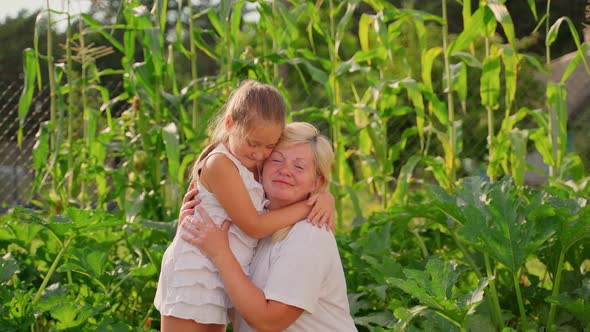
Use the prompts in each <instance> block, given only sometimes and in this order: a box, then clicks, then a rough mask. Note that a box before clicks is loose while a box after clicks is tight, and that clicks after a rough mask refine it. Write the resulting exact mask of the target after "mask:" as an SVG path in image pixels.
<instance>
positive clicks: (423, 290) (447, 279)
mask: <svg viewBox="0 0 590 332" xmlns="http://www.w3.org/2000/svg"><path fill="white" fill-rule="evenodd" d="M464 270H465V268H462V267H459V266H457V264H456V263H454V262H443V261H441V260H439V259H430V260H429V261H428V263H426V269H425V270H424V271H420V270H412V269H404V274H405V276H406V278H405V279H399V278H389V279H388V280H387V282H388V284H390V285H392V286H394V287H397V288H400V289H401V290H403V291H404V292H406V293H407V294H409V295H410V296H412V297H413V298H415V299H416V300H418V301H419V302H420V305H423V306H425V307H428V308H429V309H430V310H433V311H434V312H436V313H437V314H439V315H441V316H442V317H444V318H445V319H447V320H450V321H452V322H453V323H454V324H455V325H457V326H464V324H465V322H466V320H467V318H468V316H469V315H472V314H473V313H474V312H475V308H477V306H478V305H479V304H480V303H481V301H482V300H483V289H484V288H485V287H486V286H487V284H488V282H489V280H488V279H481V280H480V284H479V286H477V287H476V288H475V289H473V290H469V291H467V292H460V291H458V289H457V287H456V283H457V280H458V278H459V275H460V274H461V273H462V272H463V271H464ZM400 314H401V313H400Z"/></svg>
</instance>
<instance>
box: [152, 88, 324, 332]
mask: <svg viewBox="0 0 590 332" xmlns="http://www.w3.org/2000/svg"><path fill="white" fill-rule="evenodd" d="M285 113H286V110H285V103H284V101H283V98H282V96H281V94H280V93H279V91H278V90H276V89H275V88H273V87H271V86H269V85H265V84H260V83H257V82H254V81H251V80H248V81H245V82H244V83H243V84H242V85H240V87H239V88H237V89H236V90H235V91H233V92H232V94H231V95H230V97H229V99H228V101H227V103H226V105H225V109H224V111H223V112H221V114H220V115H219V116H218V118H217V120H216V122H215V127H214V131H213V134H212V143H211V144H210V145H209V146H208V147H207V148H206V149H205V151H204V152H203V153H202V154H201V155H200V156H199V158H198V160H197V163H196V164H195V167H194V169H193V174H192V176H193V179H194V181H195V182H196V183H197V184H196V186H197V189H198V191H199V194H198V195H197V198H199V199H200V200H201V206H202V207H203V208H204V209H206V210H207V212H208V213H209V215H211V217H212V218H213V220H214V221H215V223H216V224H217V225H220V224H221V223H222V222H223V221H224V220H225V219H231V220H232V222H233V223H232V225H231V227H230V230H229V241H230V247H231V250H232V252H233V253H234V255H235V256H236V258H237V259H238V261H239V263H240V265H241V267H242V269H243V270H244V272H245V273H246V274H248V273H249V269H248V265H249V264H250V261H251V260H252V257H253V253H254V249H255V247H256V245H257V242H258V240H257V239H260V238H263V237H266V236H270V235H271V234H273V233H274V232H276V231H277V230H279V229H281V228H283V227H286V226H289V225H292V224H294V223H296V222H297V221H299V220H302V219H304V218H305V217H308V215H310V211H311V210H312V205H313V204H312V203H314V202H316V201H317V200H318V197H313V198H311V199H310V200H308V202H299V203H297V204H293V205H291V206H288V207H286V208H283V209H280V210H274V211H271V212H268V213H262V212H263V211H264V209H265V204H266V200H265V199H264V190H263V189H262V185H261V184H260V182H259V165H260V164H261V162H262V161H263V160H264V159H266V158H267V157H268V156H269V155H270V153H271V152H272V150H273V148H274V147H275V145H276V144H277V143H278V140H279V138H280V136H281V133H282V131H283V128H284V126H285ZM322 195H329V194H322ZM322 198H323V199H322V202H323V203H320V202H317V203H315V205H314V206H313V210H314V211H313V212H312V213H313V215H316V214H317V215H320V216H321V215H324V214H331V213H333V210H331V211H329V209H330V208H331V206H329V205H330V204H329V202H330V199H331V196H330V197H329V198H328V197H322ZM318 211H319V212H318ZM196 216H197V218H200V215H198V214H197V215H196ZM330 217H331V216H330ZM184 232H186V231H185V230H182V229H180V230H179V231H178V232H177V234H176V237H175V238H174V240H173V242H172V244H171V245H170V247H168V249H166V252H165V254H164V257H163V259H162V269H161V273H160V280H159V282H158V289H157V292H156V298H155V300H154V304H155V306H156V308H157V309H158V310H159V311H160V314H161V315H162V325H161V330H162V331H164V332H166V331H224V330H225V326H226V325H227V324H228V323H229V318H228V313H227V310H228V308H230V307H231V302H230V301H229V298H228V296H227V294H226V292H225V290H224V289H223V284H222V282H221V280H220V277H219V275H218V273H217V270H216V268H215V267H214V265H213V264H212V263H211V261H210V260H209V259H208V258H207V257H206V256H204V255H203V254H201V252H200V251H198V250H197V249H195V248H194V247H193V246H192V245H190V244H189V243H186V242H185V241H184V240H182V239H181V237H182V234H183V233H184Z"/></svg>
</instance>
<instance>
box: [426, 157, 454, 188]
mask: <svg viewBox="0 0 590 332" xmlns="http://www.w3.org/2000/svg"><path fill="white" fill-rule="evenodd" d="M423 161H424V163H425V164H426V165H428V168H427V170H428V171H430V172H432V175H433V176H434V178H435V179H436V181H437V182H438V184H439V185H440V186H441V187H443V188H451V180H450V178H449V175H448V174H447V172H446V170H445V165H444V160H443V159H442V158H441V157H429V156H428V157H424V158H423Z"/></svg>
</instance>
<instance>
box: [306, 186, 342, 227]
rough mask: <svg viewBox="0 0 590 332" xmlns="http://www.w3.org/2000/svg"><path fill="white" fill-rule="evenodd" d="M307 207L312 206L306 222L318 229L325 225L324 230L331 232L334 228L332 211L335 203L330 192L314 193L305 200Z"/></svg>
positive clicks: (334, 208)
mask: <svg viewBox="0 0 590 332" xmlns="http://www.w3.org/2000/svg"><path fill="white" fill-rule="evenodd" d="M307 204H308V205H313V208H312V209H311V212H310V213H309V215H308V216H307V221H308V222H310V223H312V224H313V225H317V226H318V227H319V228H322V227H324V225H326V229H328V230H330V231H333V230H334V229H335V228H336V224H335V223H334V211H335V210H336V203H335V200H334V196H332V194H331V193H330V192H324V193H316V194H313V195H311V197H309V198H308V199H307Z"/></svg>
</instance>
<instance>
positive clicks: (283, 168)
mask: <svg viewBox="0 0 590 332" xmlns="http://www.w3.org/2000/svg"><path fill="white" fill-rule="evenodd" d="M279 174H281V175H286V176H291V169H290V168H289V165H287V164H286V163H283V164H282V165H281V166H279Z"/></svg>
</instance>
